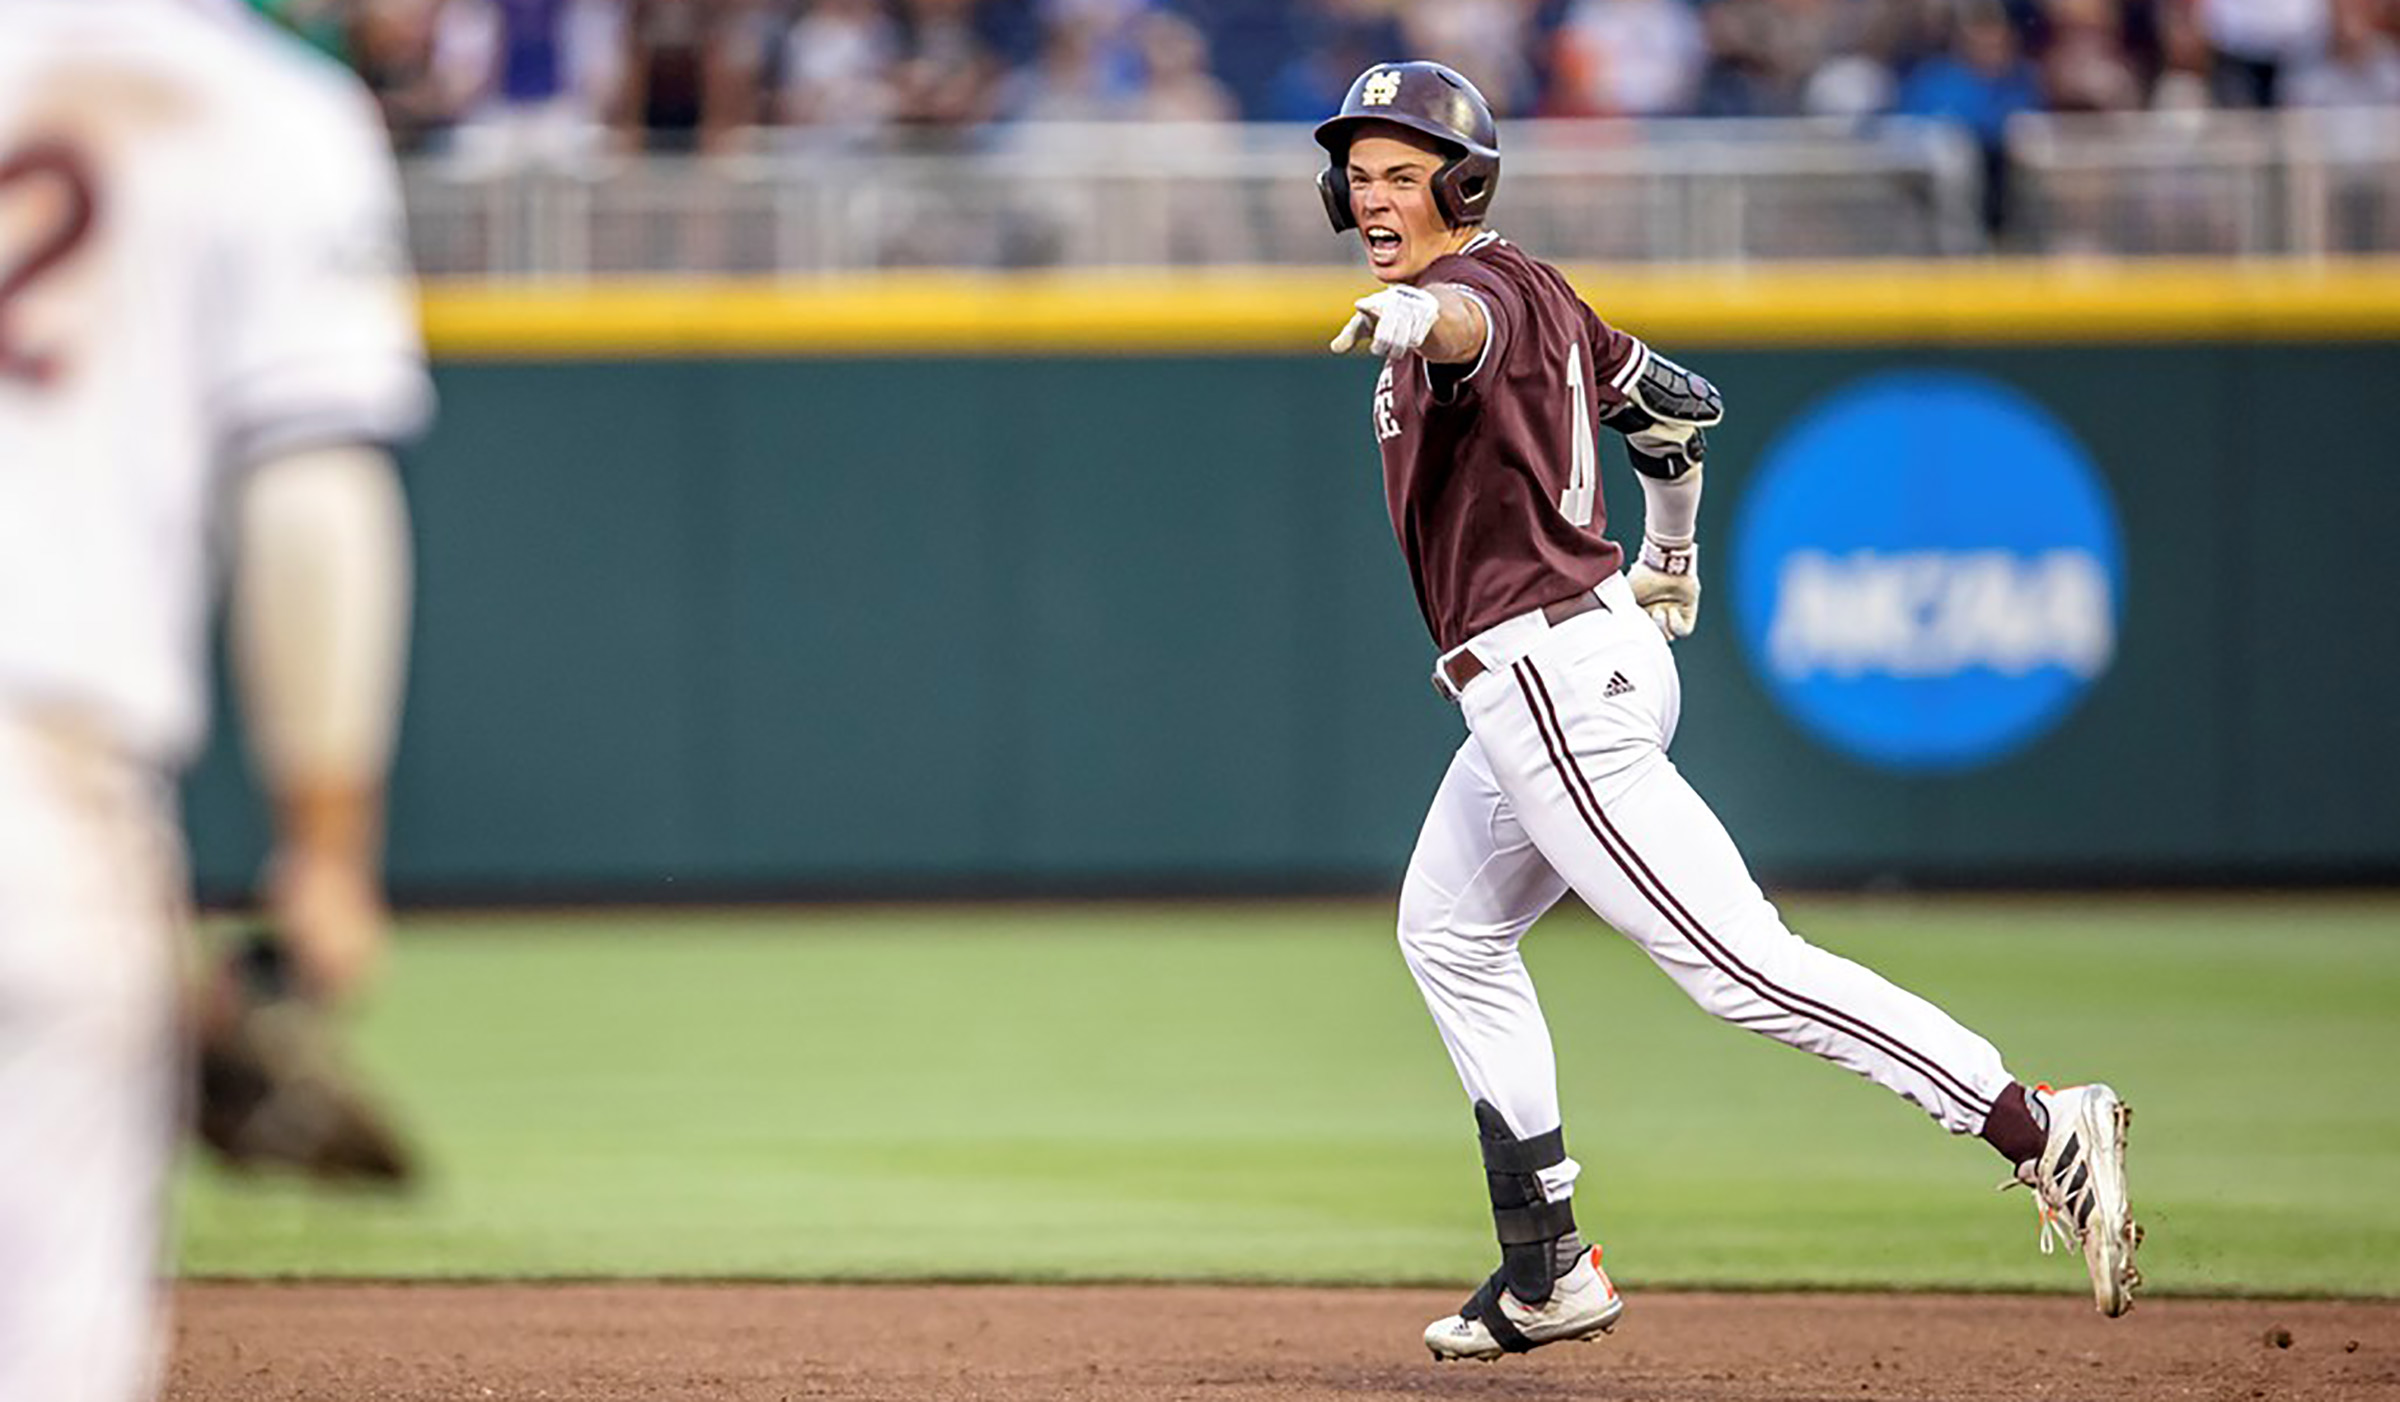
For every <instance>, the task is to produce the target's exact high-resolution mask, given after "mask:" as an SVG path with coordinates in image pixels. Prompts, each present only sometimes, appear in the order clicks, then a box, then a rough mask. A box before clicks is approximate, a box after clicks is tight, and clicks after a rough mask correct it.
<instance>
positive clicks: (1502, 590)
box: [1375, 233, 1641, 652]
mask: <svg viewBox="0 0 2400 1402" xmlns="http://www.w3.org/2000/svg"><path fill="white" fill-rule="evenodd" d="M1416 283H1417V285H1418V286H1420V287H1432V286H1434V285H1436V284H1440V283H1448V284H1451V285H1454V286H1457V287H1460V288H1463V289H1465V290H1466V291H1467V292H1468V293H1469V294H1471V295H1472V296H1473V297H1474V298H1475V299H1476V300H1477V301H1478V302H1480V303H1481V304H1482V306H1483V309H1484V313H1485V316H1486V317H1487V318H1488V319H1489V321H1490V324H1491V336H1490V339H1489V340H1488V342H1487V343H1486V344H1485V346H1484V352H1483V357H1482V358H1481V359H1480V360H1478V361H1476V362H1475V363H1474V364H1473V365H1471V366H1454V365H1434V364H1431V363H1429V362H1428V361H1426V359H1425V358H1424V357H1423V356H1419V355H1405V356H1402V357H1400V358H1399V359H1397V360H1394V361H1389V362H1386V363H1385V365H1384V370H1383V377H1382V378H1381V379H1379V380H1377V381H1376V382H1375V437H1376V439H1377V440H1378V442H1379V443H1380V444H1381V445H1382V448H1383V483H1384V491H1385V494H1386V495H1387V496H1388V497H1389V498H1390V503H1391V511H1392V530H1393V532H1394V534H1396V535H1397V536H1398V537H1399V538H1400V553H1401V554H1402V555H1404V556H1406V557H1407V559H1408V572H1409V576H1410V578H1411V579H1412V580H1414V582H1415V584H1416V587H1417V605H1418V607H1419V608H1421V609H1423V610H1424V613H1425V623H1426V626H1427V627H1429V628H1430V629H1432V630H1433V638H1434V641H1435V643H1436V644H1438V645H1439V646H1440V647H1441V649H1442V650H1443V651H1445V652H1447V651H1449V650H1450V649H1451V648H1454V647H1457V646H1458V645H1459V644H1460V643H1462V642H1465V641H1466V640H1467V639H1468V638H1470V637H1473V636H1474V635H1475V634H1477V633H1480V632H1482V631H1483V630H1484V629H1486V628H1489V627H1491V626H1492V625H1493V624H1495V623H1498V622H1499V621H1500V620H1502V619H1504V618H1509V617H1512V616H1514V615H1516V614H1520V613H1523V612H1525V611H1526V610H1528V609H1534V608H1539V607H1541V606H1542V605H1544V604H1547V603H1552V602H1554V601H1556V600H1559V599H1563V598H1566V597H1568V596H1569V595H1571V594H1575V593H1577V592H1579V591H1582V590H1586V589H1590V588H1591V587H1592V586H1593V585H1596V584H1598V583H1599V582H1600V581H1601V579H1603V578H1604V577H1606V576H1607V575H1609V574H1611V573H1614V572H1615V571H1616V570H1617V569H1618V568H1619V567H1620V566H1621V565H1622V564H1623V561H1624V552H1622V551H1621V550H1619V549H1618V548H1617V546H1616V543H1615V542H1614V541H1611V540H1609V539H1608V538H1607V537H1606V536H1605V535H1603V534H1602V532H1603V531H1604V530H1606V529H1607V526H1608V513H1607V512H1606V511H1605V510H1604V509H1603V507H1602V504H1601V500H1600V480H1599V479H1600V472H1599V461H1600V458H1599V445H1598V442H1597V441H1596V440H1595V438H1594V437H1593V432H1594V430H1595V429H1596V428H1597V427H1598V425H1599V422H1600V416H1601V415H1602V414H1603V413H1605V412H1607V411H1608V410H1610V409H1613V408H1614V407H1616V406H1617V405H1619V404H1622V403H1624V402H1625V396H1624V395H1623V394H1622V393H1621V392H1620V391H1619V390H1618V389H1617V388H1616V386H1615V385H1614V384H1612V383H1611V381H1612V380H1614V379H1616V378H1618V376H1619V374H1620V372H1621V371H1623V370H1625V369H1628V368H1630V367H1631V365H1632V363H1633V362H1634V361H1635V360H1637V359H1638V358H1639V356H1638V352H1639V350H1640V346H1641V343H1640V342H1639V341H1637V340H1635V339H1634V338H1633V337H1631V336H1629V335H1626V334H1625V333H1624V332H1622V331H1618V330H1615V329H1614V328H1612V327H1610V326H1609V325H1608V324H1607V323H1605V322H1603V321H1601V320H1600V318H1599V317H1598V316H1595V315H1594V314H1593V313H1592V309H1591V308H1589V307H1587V306H1585V305H1584V304H1583V299H1582V298H1580V297H1577V296H1576V295H1575V291H1574V289H1573V288H1571V287H1569V286H1568V285H1567V280H1566V279H1565V278H1564V277H1561V276H1560V275H1559V272H1558V270H1557V269H1556V268H1553V267H1551V266H1550V265H1549V264H1547V263H1543V262H1540V261H1538V260H1536V259H1533V258H1531V257H1528V256H1527V255H1526V254H1525V253H1524V251H1523V250H1521V249H1519V248H1518V247H1517V246H1516V245H1514V244H1512V243H1510V242H1508V241H1507V240H1506V239H1503V238H1501V237H1500V236H1499V235H1497V234H1492V233H1484V234H1479V235H1477V236H1476V238H1475V240H1474V241H1473V242H1472V243H1469V244H1468V245H1467V246H1466V247H1465V248H1464V249H1462V250H1460V251H1459V252H1457V253H1453V254H1448V255H1445V256H1443V257H1441V258H1437V259H1435V260H1434V261H1433V263H1432V264H1431V265H1430V266H1428V267H1427V268H1426V269H1425V271H1424V272H1423V273H1420V274H1419V275H1418V276H1417V278H1416Z"/></svg>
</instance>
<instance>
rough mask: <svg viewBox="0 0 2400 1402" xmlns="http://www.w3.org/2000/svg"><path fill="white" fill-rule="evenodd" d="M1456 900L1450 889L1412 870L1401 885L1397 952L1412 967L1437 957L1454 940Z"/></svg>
mask: <svg viewBox="0 0 2400 1402" xmlns="http://www.w3.org/2000/svg"><path fill="white" fill-rule="evenodd" d="M1455 908H1456V903H1455V902H1453V901H1452V900H1451V899H1450V896H1449V893H1448V892H1445V891H1443V890H1442V889H1441V888H1440V887H1438V886H1436V885H1434V884H1433V883H1432V882H1430V881H1427V880H1425V879H1423V878H1422V877H1419V876H1417V875H1415V874H1414V873H1411V874H1410V876H1409V877H1408V879H1407V880H1405V881H1403V882H1402V883H1401V885H1400V932H1399V933H1400V953H1401V955H1402V956H1403V957H1405V958H1406V959H1407V960H1408V964H1409V967H1410V968H1412V969H1415V968H1422V967H1424V966H1425V965H1427V964H1429V963H1432V962H1435V961H1438V960H1439V959H1440V958H1441V957H1442V955H1443V953H1444V951H1445V950H1447V949H1448V948H1450V947H1451V946H1452V945H1453V944H1454V943H1455V936H1454V935H1453V934H1452V933H1451V929H1450V916H1451V912H1452V911H1453V910H1454V909H1455Z"/></svg>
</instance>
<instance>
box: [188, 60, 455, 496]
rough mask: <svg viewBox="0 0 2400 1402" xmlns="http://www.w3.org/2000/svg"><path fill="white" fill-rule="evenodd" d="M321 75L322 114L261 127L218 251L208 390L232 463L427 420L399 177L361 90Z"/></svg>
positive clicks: (405, 434)
mask: <svg viewBox="0 0 2400 1402" xmlns="http://www.w3.org/2000/svg"><path fill="white" fill-rule="evenodd" d="M322 81H323V86H321V87H312V88H309V89H306V90H305V91H306V92H307V94H308V96H309V97H311V98H313V99H314V100H315V105H314V106H312V107H310V108H308V109H306V110H299V111H293V112H288V113H286V114H284V120H282V121H281V122H279V123H277V124H276V125H275V126H274V127H273V128H272V129H269V130H261V131H258V132H256V133H254V136H255V139H257V140H258V141H259V142H260V143H261V149H259V150H257V151H254V152H250V153H246V154H247V156H248V159H247V161H246V163H245V165H244V166H243V167H242V169H244V170H246V171H247V172H248V179H247V180H246V181H241V182H237V184H236V187H235V192H236V193H235V197H236V198H241V199H244V200H246V201H248V202H249V203H248V207H247V208H246V209H245V210H244V212H243V217H242V218H241V219H239V220H237V221H234V223H235V224H236V226H237V228H236V232H234V233H232V234H231V235H230V236H229V241H228V243H227V244H226V246H225V247H224V248H223V249H222V250H221V259H222V266H223V269H224V273H225V276H224V277H223V278H222V279H221V281H220V284H219V287H218V289H217V296H218V298H219V299H220V300H219V303H218V311H219V313H220V314H219V315H218V316H217V318H216V319H215V324H216V325H218V326H219V327H221V328H223V333H222V334H223V339H222V341H221V343H220V345H219V347H218V353H217V355H216V357H215V360H214V364H215V366H216V374H215V379H214V383H213V385H212V391H213V397H214V399H215V401H216V407H217V413H216V415H215V418H216V421H217V423H218V424H220V425H221V426H222V428H221V438H220V444H219V446H220V449H221V460H223V461H226V462H229V463H232V464H234V465H237V466H240V465H247V464H250V463H255V462H258V461H261V460H263V459H266V458H271V457H277V456H281V455H284V454H288V453H290V452H292V451H294V450H297V449H303V448H308V447H312V446H316V445H321V444H338V443H362V442H363V443H378V444H390V443H397V442H401V441H404V440H406V439H409V438H412V437H414V436H415V435H416V434H417V433H418V432H419V431H420V430H421V429H422V427H423V426H424V423H425V421H426V419H427V418H428V417H429V416H430V414H431V412H432V403H433V394H432V388H431V385H430V382H429V381H428V379H427V376H426V372H425V352H424V346H423V343H422V339H421V337H420V334H419V331H418V327H417V308H416V289H415V285H414V282H413V280H412V279H411V278H410V276H409V271H408V256H407V248H406V240H405V230H404V227H403V224H402V217H401V207H400V190H399V177H398V172H397V171H396V170H395V169H394V167H393V164H392V157H391V152H390V148H389V146H388V144H387V143H386V141H385V138H384V134H383V128H382V125H381V123H380V121H379V120H378V119H377V118H376V116H375V115H374V111H373V109H372V107H371V105H370V104H369V103H368V100H367V98H366V97H365V95H364V93H363V91H360V90H357V89H356V88H355V87H354V86H350V85H342V84H337V83H336V81H335V80H334V79H333V78H332V77H330V76H327V77H325V78H324V79H323V80H322Z"/></svg>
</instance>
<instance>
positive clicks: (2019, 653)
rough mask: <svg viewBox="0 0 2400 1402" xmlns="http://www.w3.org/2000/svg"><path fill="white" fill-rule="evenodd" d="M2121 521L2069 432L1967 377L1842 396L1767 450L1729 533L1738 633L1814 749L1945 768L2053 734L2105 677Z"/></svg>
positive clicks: (2119, 587)
mask: <svg viewBox="0 0 2400 1402" xmlns="http://www.w3.org/2000/svg"><path fill="white" fill-rule="evenodd" d="M2124 586H2125V566H2124V550H2123V547H2122V545H2121V544H2120V537H2119V534H2118V531H2117V515H2116V509H2115V508H2114V507H2113V506H2112V505H2111V504H2110V502H2109V499H2108V492H2107V489H2106V487H2105V486H2103V485H2102V483H2101V479H2100V476H2099V474H2098V473H2097V472H2096V471H2094V470H2093V468H2092V464H2091V459H2090V457H2089V456H2088V455H2087V454H2086V453H2085V452H2084V450H2083V447H2082V445H2081V444H2079V443H2077V442H2076V441H2075V439H2074V437H2073V436H2072V435H2071V434H2069V433H2068V432H2067V429H2066V427H2065V426H2064V425H2062V424H2061V423H2059V422H2058V420H2057V419H2055V418H2053V417H2052V416H2051V415H2050V414H2049V413H2048V412H2047V411H2045V410H2044V409H2043V408H2042V407H2041V406H2040V405H2038V404H2036V403H2034V402H2033V401H2032V400H2031V399H2029V398H2027V397H2026V396H2024V395H2023V394H2020V393H2018V392H2017V391H2016V390H2014V389H2011V388H2009V387H2008V386H2007V385H2004V384H2001V383H1999V382H1998V381H1996V380H1991V379H1988V378H1985V377H1983V376H1980V375H1970V374H1964V373H1959V372H1954V371H1903V372H1898V373H1893V374H1884V375H1875V376H1870V377H1869V378H1867V379H1864V380H1861V381H1858V382H1856V383H1854V384H1851V385H1848V386H1846V387H1844V388H1843V389H1841V390H1839V391H1837V392H1836V393H1834V394H1833V395H1832V396H1831V397H1830V398H1828V399H1825V400H1823V401H1820V402H1819V403H1817V404H1816V405H1814V406H1812V407H1811V408H1810V409H1809V410H1808V411H1807V412H1805V413H1803V414H1802V415H1801V416H1800V419H1799V420H1798V421H1797V422H1796V423H1794V424H1793V425H1792V426H1791V427H1790V428H1789V429H1788V430H1787V431H1785V432H1784V433H1783V434H1782V436H1781V437H1779V438H1778V439H1777V440H1776V442H1775V443H1774V444H1773V446H1772V447H1770V448H1769V450H1768V452H1767V454H1766V457H1765V459H1764V461H1763V464H1762V466H1761V468H1760V471H1759V474H1758V479H1757V481H1756V483H1755V484H1754V485H1753V486H1752V487H1751V488H1750V492H1749V496H1748V498H1747V499H1746V500H1745V501H1744V502H1743V503H1742V508H1741V513H1740V519H1739V520H1738V521H1737V522H1736V524H1735V527H1734V533H1733V607H1734V613H1735V624H1736V626H1737V628H1738V630H1739V632H1740V634H1741V639H1742V645H1743V647H1744V649H1745V650H1746V651H1747V652H1748V654H1749V657H1750V662H1751V665H1752V666H1754V667H1755V668H1757V670H1758V674H1759V675H1760V676H1761V677H1763V678H1765V680H1766V683H1767V687H1768V690H1769V691H1771V692H1772V693H1773V694H1774V696H1775V699H1776V701H1777V702H1778V703H1780V704H1781V705H1782V706H1783V708H1784V710H1785V711H1786V712H1787V713H1789V714H1790V715H1791V716H1792V717H1793V718H1794V719H1795V720H1797V721H1798V722H1799V723H1800V724H1801V725H1802V726H1803V727H1804V728H1806V729H1807V730H1808V731H1809V732H1810V733H1811V734H1813V735H1815V736H1817V737H1818V738H1819V739H1821V740H1823V741H1825V742H1826V743H1827V744H1830V745H1832V746H1833V747H1834V748H1836V749H1838V750H1841V751H1842V752H1844V753H1846V754H1850V755H1853V756H1856V757H1857V758H1859V759H1863V760H1866V761H1868V762H1870V763H1873V764H1878V765H1883V766H1886V767H1889V768H1893V769H1903V770H1952V771H1955V770H1960V769H1967V768H1972V767H1974V766H1976V765H1981V764H1988V763H1990V762H1992V761H1994V760H1997V759H2000V758H2002V757H2004V756H2006V755H2008V754H2010V753H2012V752H2014V751H2016V750H2018V749H2020V748H2022V747H2023V746H2025V745H2028V744H2031V743H2032V742H2033V741H2034V740H2035V739H2037V738H2038V737H2040V736H2041V735H2043V734H2045V733H2046V732H2048V731H2049V730H2050V729H2051V727H2053V726H2055V725H2057V724H2058V722H2059V721H2060V720H2061V719H2063V718H2064V717H2065V716H2066V714H2067V712H2068V711H2069V710H2070V709H2071V708H2072V707H2073V705H2074V703H2075V701H2076V699H2077V698H2078V697H2080V696H2081V695H2082V694H2083V692H2084V691H2085V690H2086V689H2087V688H2088V687H2090V686H2091V684H2092V683H2093V681H2094V680H2096V679H2097V678H2098V677H2099V676H2100V675H2101V674H2102V673H2103V672H2105V671H2107V670H2108V665H2109V662H2110V660H2111V659H2112V658H2113V657H2114V656H2115V655H2116V646H2117V620H2118V614H2119V605H2120V600H2121V599H2122V597H2123V594H2124Z"/></svg>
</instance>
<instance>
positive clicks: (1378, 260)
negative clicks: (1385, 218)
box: [1364, 227, 1400, 268]
mask: <svg viewBox="0 0 2400 1402" xmlns="http://www.w3.org/2000/svg"><path fill="white" fill-rule="evenodd" d="M1364 237H1365V239H1366V243H1367V261H1368V262H1370V263H1372V264H1374V265H1375V266H1376V267H1379V268H1382V267H1389V266H1390V265H1391V264H1393V263H1394V262H1397V261H1398V260H1399V257H1400V233H1399V231H1398V230H1396V229H1385V228H1381V227H1372V228H1369V229H1367V230H1365V231H1364Z"/></svg>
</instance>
